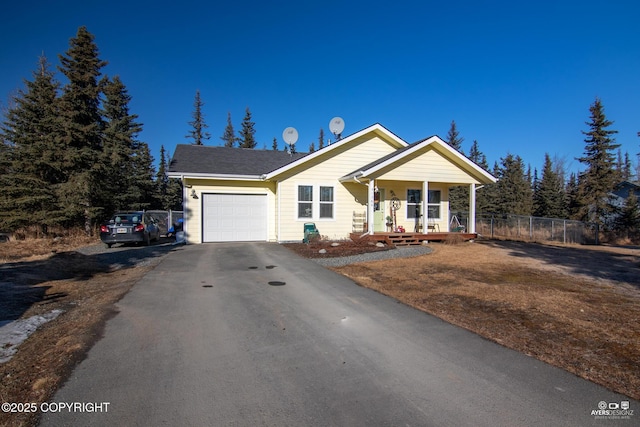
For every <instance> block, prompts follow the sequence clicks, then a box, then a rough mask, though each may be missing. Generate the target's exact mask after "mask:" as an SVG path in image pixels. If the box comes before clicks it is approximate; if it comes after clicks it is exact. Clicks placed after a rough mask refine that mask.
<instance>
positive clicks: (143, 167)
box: [129, 142, 155, 209]
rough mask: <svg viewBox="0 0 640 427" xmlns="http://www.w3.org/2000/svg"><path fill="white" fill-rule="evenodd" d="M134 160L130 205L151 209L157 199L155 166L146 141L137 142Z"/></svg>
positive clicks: (134, 207) (133, 207) (136, 207)
mask: <svg viewBox="0 0 640 427" xmlns="http://www.w3.org/2000/svg"><path fill="white" fill-rule="evenodd" d="M132 160H133V171H132V175H131V193H130V194H129V197H130V199H131V202H130V206H131V208H132V209H150V208H151V207H152V206H153V205H154V199H155V191H154V190H155V182H154V180H153V177H154V175H155V168H154V167H153V156H152V155H151V152H150V150H149V146H148V145H147V144H146V143H144V142H140V143H138V144H136V147H135V148H134V150H133V158H132Z"/></svg>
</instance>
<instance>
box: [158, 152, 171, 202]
mask: <svg viewBox="0 0 640 427" xmlns="http://www.w3.org/2000/svg"><path fill="white" fill-rule="evenodd" d="M168 189H169V177H168V176H167V152H166V151H165V149H164V145H161V146H160V161H159V163H158V172H157V173H156V191H155V193H156V197H155V198H156V201H157V202H156V206H157V207H158V208H160V209H164V210H167V209H168V208H167V207H166V205H167V204H166V197H167V191H168Z"/></svg>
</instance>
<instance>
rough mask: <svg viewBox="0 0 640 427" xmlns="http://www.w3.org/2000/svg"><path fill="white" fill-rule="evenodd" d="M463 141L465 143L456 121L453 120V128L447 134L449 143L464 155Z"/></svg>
mask: <svg viewBox="0 0 640 427" xmlns="http://www.w3.org/2000/svg"><path fill="white" fill-rule="evenodd" d="M462 141H464V138H462V137H461V136H460V133H459V132H458V127H457V126H456V122H455V120H451V127H450V128H449V132H448V133H447V143H448V144H449V145H450V146H452V147H453V148H455V149H456V150H457V151H459V152H460V153H462Z"/></svg>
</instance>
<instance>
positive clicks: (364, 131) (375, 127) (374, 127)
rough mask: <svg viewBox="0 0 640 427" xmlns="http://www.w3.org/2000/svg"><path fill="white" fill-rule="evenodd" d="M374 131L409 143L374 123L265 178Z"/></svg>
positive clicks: (395, 140) (403, 145)
mask: <svg viewBox="0 0 640 427" xmlns="http://www.w3.org/2000/svg"><path fill="white" fill-rule="evenodd" d="M376 131H377V132H381V133H383V134H384V135H385V136H387V137H388V138H389V139H391V140H392V141H394V142H396V143H397V144H398V145H399V146H401V147H406V146H407V145H409V144H408V143H406V142H405V141H403V140H402V139H400V138H399V137H398V136H396V135H395V134H394V133H392V132H390V131H389V130H388V129H387V128H385V127H384V126H382V125H381V124H379V123H376V124H374V125H371V126H369V127H367V128H365V129H362V130H361V131H359V132H356V133H354V134H352V135H349V136H347V137H346V138H342V139H341V140H339V141H336V142H334V143H333V144H330V145H328V146H326V147H324V148H322V149H320V150H317V151H315V152H313V153H311V154H309V155H306V156H304V157H303V158H301V159H299V160H296V161H295V162H293V163H289V164H287V165H285V166H283V167H281V168H279V169H276V170H274V171H272V172H269V173H268V174H267V175H266V177H265V178H266V179H267V180H268V179H271V178H273V177H274V176H277V175H280V174H281V173H283V172H286V171H288V170H290V169H293V168H295V167H297V166H299V165H301V164H303V163H305V162H307V161H309V160H313V159H315V158H316V157H318V156H322V155H324V154H326V153H328V152H330V151H332V150H335V149H336V148H338V147H341V146H343V145H345V144H348V143H349V142H351V141H353V140H354V139H357V138H359V137H361V136H362V135H366V134H367V133H371V132H376Z"/></svg>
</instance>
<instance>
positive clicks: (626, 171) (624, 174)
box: [620, 151, 633, 182]
mask: <svg viewBox="0 0 640 427" xmlns="http://www.w3.org/2000/svg"><path fill="white" fill-rule="evenodd" d="M632 171H633V167H632V166H631V159H630V158H629V152H628V151H625V153H624V162H623V164H622V170H621V173H620V181H629V182H631V180H632V178H633V172H632Z"/></svg>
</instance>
